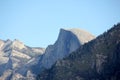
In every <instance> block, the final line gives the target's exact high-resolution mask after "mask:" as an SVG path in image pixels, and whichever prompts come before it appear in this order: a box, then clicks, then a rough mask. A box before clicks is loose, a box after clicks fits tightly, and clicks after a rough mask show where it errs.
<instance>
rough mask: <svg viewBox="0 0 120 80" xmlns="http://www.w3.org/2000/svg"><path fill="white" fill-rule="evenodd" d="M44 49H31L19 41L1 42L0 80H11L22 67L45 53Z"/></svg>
mask: <svg viewBox="0 0 120 80" xmlns="http://www.w3.org/2000/svg"><path fill="white" fill-rule="evenodd" d="M44 51H45V49H44V48H31V47H28V46H26V45H24V44H23V43H22V42H20V41H19V40H17V39H15V40H14V41H11V40H9V39H8V40H6V41H4V40H0V80H5V79H6V80H9V79H11V76H12V75H13V74H14V73H15V72H16V71H17V70H18V69H19V68H21V66H23V65H25V64H26V63H27V62H28V61H29V60H31V59H33V58H34V57H36V56H38V55H42V54H43V53H44Z"/></svg>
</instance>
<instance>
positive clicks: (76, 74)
mask: <svg viewBox="0 0 120 80" xmlns="http://www.w3.org/2000/svg"><path fill="white" fill-rule="evenodd" d="M119 34H120V23H118V24H117V25H114V27H112V28H111V29H110V30H108V31H107V32H105V33H104V34H102V35H100V36H98V37H97V38H96V39H94V40H92V41H90V42H88V43H86V44H84V45H83V46H81V47H80V48H79V49H77V51H75V52H73V53H71V54H70V55H69V56H68V57H66V58H64V59H63V60H60V61H57V62H56V63H55V64H54V65H53V66H52V68H51V69H47V70H45V71H43V72H42V73H41V74H40V75H38V77H37V80H119V79H120V77H119V75H120V72H119V71H120V68H119V67H120V61H119V59H120V54H119V51H120V36H119Z"/></svg>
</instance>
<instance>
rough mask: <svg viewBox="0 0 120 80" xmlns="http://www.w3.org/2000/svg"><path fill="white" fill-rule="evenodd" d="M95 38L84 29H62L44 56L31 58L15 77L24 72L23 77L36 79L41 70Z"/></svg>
mask: <svg viewBox="0 0 120 80" xmlns="http://www.w3.org/2000/svg"><path fill="white" fill-rule="evenodd" d="M94 38H95V37H94V36H93V35H91V34H90V33H88V32H86V31H84V30H80V29H61V30H60V33H59V36H58V39H57V41H56V42H55V44H53V45H49V46H48V47H47V48H46V50H45V53H44V54H43V55H42V56H40V57H37V58H34V59H32V60H30V61H29V62H28V63H27V64H26V65H25V66H23V67H21V69H19V71H18V73H17V74H16V75H15V76H14V78H16V79H18V77H17V76H19V75H21V74H22V76H21V77H20V78H22V79H23V78H24V79H34V78H35V77H36V75H37V74H38V73H39V72H42V71H43V70H44V69H49V68H51V66H52V65H53V64H54V63H55V62H56V61H57V60H60V59H63V58H64V57H67V56H68V55H69V54H70V53H71V52H73V51H75V50H76V49H78V48H79V47H80V46H81V45H83V44H84V43H87V42H89V41H90V40H92V39H94Z"/></svg>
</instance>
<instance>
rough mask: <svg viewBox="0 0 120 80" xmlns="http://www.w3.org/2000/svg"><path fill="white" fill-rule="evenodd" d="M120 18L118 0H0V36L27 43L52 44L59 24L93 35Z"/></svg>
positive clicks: (107, 27)
mask: <svg viewBox="0 0 120 80" xmlns="http://www.w3.org/2000/svg"><path fill="white" fill-rule="evenodd" d="M118 22H120V0H0V39H3V40H6V39H11V40H14V39H19V40H20V41H22V42H24V43H25V44H26V45H28V46H32V47H37V46H39V47H47V45H49V44H53V43H54V42H55V41H56V39H57V37H58V33H59V29H60V28H81V29H84V30H87V31H89V32H90V33H92V34H93V35H95V36H98V35H99V34H102V33H103V32H104V31H106V30H108V29H109V28H110V27H112V26H113V25H114V24H116V23H118Z"/></svg>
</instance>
